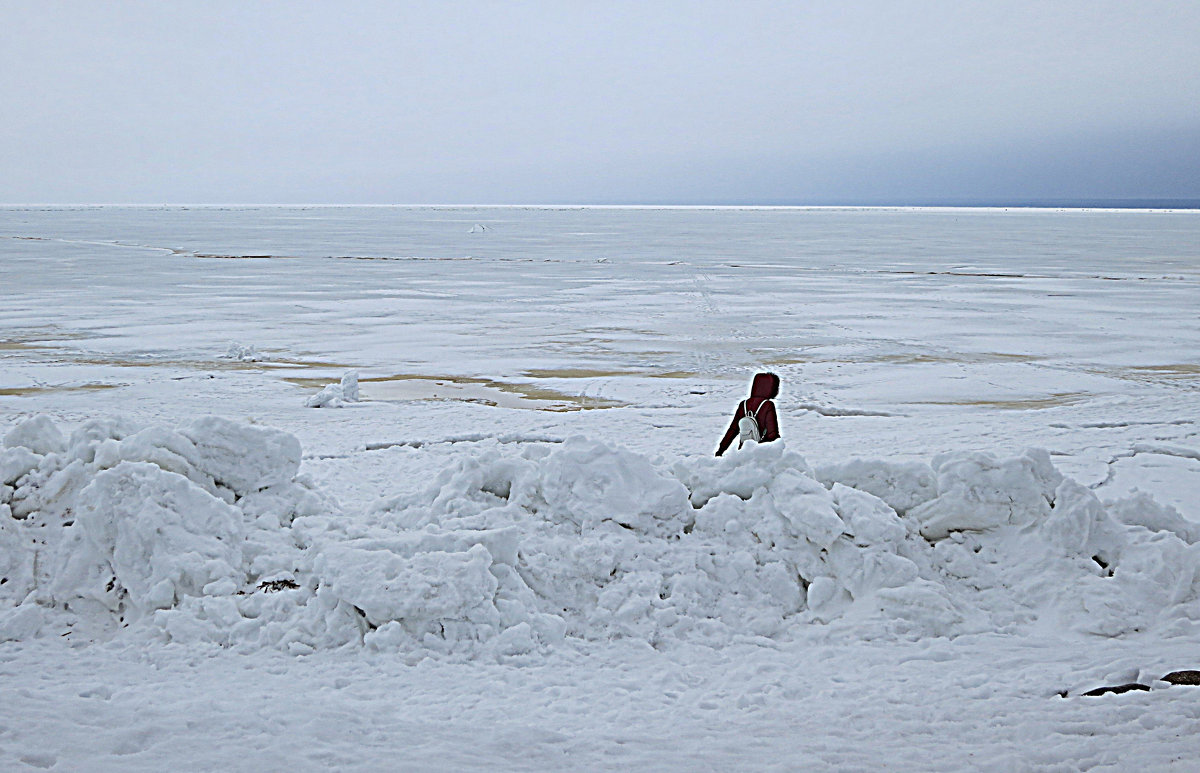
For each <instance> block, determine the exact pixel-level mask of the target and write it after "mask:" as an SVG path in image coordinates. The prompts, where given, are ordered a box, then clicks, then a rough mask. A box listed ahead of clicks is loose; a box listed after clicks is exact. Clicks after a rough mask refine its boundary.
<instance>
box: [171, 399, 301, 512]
mask: <svg viewBox="0 0 1200 773" xmlns="http://www.w3.org/2000/svg"><path fill="white" fill-rule="evenodd" d="M180 431H181V432H182V434H183V435H184V436H186V437H187V438H188V439H189V440H191V442H192V443H193V444H194V445H195V448H196V456H195V461H194V464H195V466H196V467H197V468H198V469H199V470H200V471H201V472H204V473H206V474H208V475H210V476H212V478H213V480H215V481H216V482H217V483H218V484H220V485H223V486H225V487H227V488H229V489H231V490H232V491H233V492H234V493H235V494H237V495H238V496H242V495H244V494H249V493H250V492H252V491H257V490H259V489H263V488H266V487H268V486H274V485H277V484H281V483H287V482H288V481H290V480H291V479H292V478H294V477H295V476H296V473H297V472H298V471H299V469H300V441H299V440H297V439H296V436H295V435H292V434H291V433H289V432H284V431H282V430H278V429H272V428H269V427H256V426H253V425H250V424H243V423H239V422H235V421H231V420H229V419H224V418H221V417H219V416H205V417H203V418H200V419H196V420H195V421H193V422H192V423H191V424H189V425H187V426H186V427H183V428H182V429H181V430H180Z"/></svg>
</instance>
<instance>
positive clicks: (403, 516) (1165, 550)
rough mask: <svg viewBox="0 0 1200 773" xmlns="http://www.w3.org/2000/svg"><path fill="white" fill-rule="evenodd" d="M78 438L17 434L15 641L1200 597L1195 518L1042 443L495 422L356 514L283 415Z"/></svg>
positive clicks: (916, 628)
mask: <svg viewBox="0 0 1200 773" xmlns="http://www.w3.org/2000/svg"><path fill="white" fill-rule="evenodd" d="M67 437H68V436H67V434H65V433H64V432H63V431H62V430H60V428H59V427H58V426H57V425H56V424H55V423H54V422H53V421H51V420H49V419H47V418H46V417H37V418H35V419H31V420H28V421H25V422H23V423H21V424H19V425H18V426H17V428H16V429H15V430H14V431H13V432H10V433H9V435H8V436H7V437H6V438H5V443H6V445H7V449H6V451H5V456H4V459H5V465H6V466H5V468H4V469H6V470H9V471H10V472H8V473H7V476H8V477H9V478H11V479H12V480H11V483H12V484H13V485H11V486H9V485H6V488H5V489H4V501H3V503H2V504H0V507H3V508H4V509H3V511H2V512H3V516H4V517H3V519H2V520H0V546H3V548H4V550H3V553H2V554H0V555H2V557H3V565H2V566H0V568H2V569H3V572H4V577H5V583H4V584H3V585H2V586H0V598H2V599H3V602H4V604H5V609H4V612H3V617H2V618H0V634H2V635H3V636H4V637H7V638H9V639H22V640H23V639H28V638H31V637H34V636H36V635H38V631H39V630H40V629H41V628H43V627H44V626H46V625H47V621H48V620H51V619H53V620H54V621H55V627H56V630H57V629H58V628H61V627H63V626H65V627H66V628H68V629H72V628H74V629H79V630H87V631H89V632H92V635H94V636H98V637H111V636H133V635H139V634H140V635H151V636H155V637H159V638H161V639H165V640H168V641H192V642H196V641H204V642H211V643H217V644H220V645H222V646H232V647H237V648H240V649H250V650H252V649H257V648H262V647H270V648H277V649H282V650H285V651H288V652H294V653H308V652H314V651H316V650H319V649H328V648H332V647H342V646H347V645H351V646H365V647H367V648H368V649H373V650H386V651H393V652H398V653H400V654H401V655H403V656H404V657H405V658H406V659H409V660H413V661H414V662H415V661H416V660H420V659H421V658H424V657H427V656H430V655H437V656H446V657H452V658H479V657H484V658H490V659H499V660H518V661H527V660H529V659H530V658H533V657H540V656H544V655H545V654H546V653H548V652H550V651H551V650H552V649H553V648H554V647H555V645H556V643H558V642H561V641H562V639H563V637H564V636H571V637H575V638H578V639H581V640H586V641H600V640H607V639H610V638H614V637H616V638H632V639H636V640H639V641H644V642H646V643H648V644H650V645H652V646H658V645H659V644H661V643H662V642H664V641H667V640H676V641H688V642H694V643H699V644H704V645H706V646H725V645H728V644H729V643H731V642H735V641H739V640H747V639H751V640H753V639H780V640H782V639H786V638H788V637H789V636H791V635H794V634H795V633H796V631H797V627H798V626H800V627H803V626H810V625H812V624H827V625H829V626H831V627H832V629H845V630H847V631H849V632H853V633H855V634H856V635H859V636H861V637H865V638H874V637H880V636H891V637H897V636H899V637H903V638H921V637H930V636H958V635H961V634H964V633H969V632H978V631H986V630H1005V629H1010V628H1012V627H1013V626H1018V627H1019V626H1029V625H1036V624H1037V623H1038V621H1039V620H1054V621H1056V622H1061V623H1063V624H1065V625H1067V626H1069V627H1072V628H1074V629H1076V630H1078V631H1081V632H1085V633H1090V634H1096V635H1101V636H1117V635H1121V634H1124V633H1128V632H1130V631H1134V630H1149V629H1162V630H1169V629H1170V628H1171V626H1172V625H1173V624H1177V623H1179V622H1181V621H1182V622H1190V621H1196V620H1200V576H1198V574H1197V571H1196V567H1197V566H1200V546H1197V544H1195V539H1194V538H1195V534H1194V525H1193V524H1191V523H1190V522H1187V521H1185V520H1183V519H1182V518H1181V517H1179V516H1178V514H1177V513H1175V512H1174V511H1173V510H1172V509H1170V508H1167V507H1163V506H1161V505H1159V504H1157V503H1156V502H1155V501H1154V500H1153V499H1152V498H1150V497H1148V496H1146V495H1144V494H1139V495H1137V496H1134V497H1130V498H1126V499H1123V500H1120V501H1117V502H1113V503H1109V504H1108V505H1105V504H1104V503H1102V502H1101V501H1100V500H1099V499H1098V498H1097V497H1096V496H1095V494H1094V493H1093V492H1092V491H1090V490H1089V489H1088V488H1086V487H1084V486H1082V485H1080V484H1079V483H1077V482H1075V481H1073V480H1071V479H1069V478H1065V477H1064V476H1063V475H1062V474H1061V473H1060V472H1058V470H1056V469H1055V467H1054V465H1053V464H1052V463H1051V461H1050V457H1049V456H1048V455H1047V454H1046V453H1045V452H1044V451H1040V450H1029V451H1026V452H1025V453H1023V454H1021V455H1019V456H1015V457H1011V458H1007V459H998V458H995V457H993V456H991V455H989V454H985V453H968V454H957V455H947V456H942V457H938V458H936V459H934V460H933V463H932V465H930V466H924V465H919V464H904V465H896V464H887V463H884V462H870V461H865V460H855V461H852V462H849V463H846V464H842V465H839V466H836V467H825V468H821V472H820V473H819V476H820V477H821V478H823V479H824V481H825V483H829V484H830V485H829V487H828V488H827V487H826V485H824V484H823V483H822V481H821V480H818V477H817V476H814V473H813V472H812V468H811V467H810V466H809V465H808V463H807V462H806V461H805V460H804V458H803V457H801V456H800V455H799V454H797V453H795V452H793V451H790V450H788V448H787V446H786V444H785V443H783V442H777V443H771V444H761V445H760V444H751V445H748V446H747V447H746V448H744V449H742V450H739V451H734V452H732V453H730V454H729V455H728V456H726V457H724V458H719V459H716V458H700V459H690V460H683V461H679V462H677V463H675V464H674V466H673V467H671V468H670V469H669V470H666V469H660V468H659V467H657V466H656V465H655V464H653V463H652V462H651V461H650V460H649V459H647V458H645V457H643V456H641V455H639V454H636V453H633V452H630V451H627V450H623V449H620V448H614V447H612V446H609V445H606V444H604V443H600V442H596V441H592V440H589V439H587V438H585V437H581V436H576V437H572V438H569V439H568V440H567V441H566V442H564V443H562V444H560V445H557V446H546V445H542V444H524V445H513V444H509V445H505V444H501V443H499V442H495V441H492V442H483V443H479V444H475V445H473V446H470V447H469V450H464V451H463V452H462V453H459V454H456V455H455V456H454V457H453V462H452V464H450V465H449V466H447V467H446V468H445V469H443V470H442V472H441V473H440V474H439V475H438V476H437V477H436V478H435V479H434V480H432V481H431V482H430V484H429V485H428V486H426V487H425V488H424V489H423V490H419V491H417V492H415V493H408V494H403V495H397V496H393V497H390V498H386V499H383V500H380V501H378V502H376V503H375V504H374V505H373V506H372V507H371V508H370V510H369V512H368V513H366V514H365V516H364V517H362V518H347V517H346V516H345V515H344V514H343V513H342V512H341V511H340V510H339V508H338V507H337V506H336V505H335V504H334V503H333V502H332V500H331V499H330V498H328V497H326V496H324V495H322V494H321V492H319V491H317V490H315V489H313V487H312V486H311V484H309V483H308V482H307V481H306V480H305V479H304V478H303V477H301V476H298V475H297V472H298V469H299V463H300V443H299V441H298V440H297V439H296V438H295V437H294V436H292V435H290V434H289V433H286V432H281V431H279V430H274V429H271V428H266V427H259V426H254V425H251V424H247V423H242V422H235V421H231V420H229V419H224V418H219V417H213V416H208V417H201V418H198V419H196V420H194V421H192V422H191V423H189V424H187V425H185V426H184V427H181V428H179V429H178V430H175V429H170V428H167V427H161V426H151V427H145V428H141V429H138V428H136V427H134V426H132V425H130V424H129V423H128V422H125V421H123V420H121V419H115V418H104V419H97V420H92V421H89V422H86V423H84V424H82V425H81V426H79V427H77V428H76V429H75V430H74V431H73V432H71V433H70V435H69V437H70V440H69V441H68V440H67ZM18 473H19V474H18ZM934 474H936V487H935V485H934V481H933V480H932V476H933V475H934ZM935 491H937V492H940V493H938V494H937V495H936V496H934V492H935ZM889 500H890V501H891V502H892V503H895V504H896V505H901V507H896V506H894V505H893V504H889ZM35 567H36V568H35Z"/></svg>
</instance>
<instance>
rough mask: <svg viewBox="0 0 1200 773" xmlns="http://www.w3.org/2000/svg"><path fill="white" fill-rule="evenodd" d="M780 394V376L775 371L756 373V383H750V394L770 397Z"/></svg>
mask: <svg viewBox="0 0 1200 773" xmlns="http://www.w3.org/2000/svg"><path fill="white" fill-rule="evenodd" d="M777 394H779V376H776V375H775V374H774V373H756V374H754V383H752V384H751V385H750V396H751V397H761V398H763V399H770V398H772V397H774V396H775V395H777Z"/></svg>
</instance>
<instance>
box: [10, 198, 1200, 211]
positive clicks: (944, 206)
mask: <svg viewBox="0 0 1200 773" xmlns="http://www.w3.org/2000/svg"><path fill="white" fill-rule="evenodd" d="M103 208H113V209H118V208H120V209H320V208H326V209H545V210H554V209H558V210H567V209H613V210H619V209H625V210H634V209H636V210H651V209H665V210H884V211H887V210H891V211H903V210H987V211H1008V210H1014V209H1015V210H1023V211H1031V212H1032V211H1042V212H1045V211H1079V212H1083V211H1088V212H1200V198H1196V199H1193V198H1177V199H1167V198H1163V199H1158V198H1147V199H1062V200H1057V199H1043V200H1029V201H1026V202H1019V203H985V202H979V203H948V202H946V203H932V202H931V203H922V204H879V203H872V204H852V203H843V204H781V203H722V204H717V203H619V204H614V203H577V202H529V203H520V204H512V203H508V204H496V203H432V204H430V203H421V204H403V203H391V204H364V203H329V202H323V203H318V202H306V203H288V204H282V203H250V202H182V203H181V202H161V203H145V202H139V203H129V202H103V203H100V202H71V203H63V202H57V203H48V202H0V209H2V210H21V209H103Z"/></svg>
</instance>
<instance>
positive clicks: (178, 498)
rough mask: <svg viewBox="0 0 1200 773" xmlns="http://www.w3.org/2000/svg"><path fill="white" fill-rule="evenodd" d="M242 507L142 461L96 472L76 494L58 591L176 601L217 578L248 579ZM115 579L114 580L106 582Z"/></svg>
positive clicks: (109, 601)
mask: <svg viewBox="0 0 1200 773" xmlns="http://www.w3.org/2000/svg"><path fill="white" fill-rule="evenodd" d="M242 531H243V529H242V516H241V513H240V512H239V511H238V510H237V509H235V508H233V507H231V506H229V505H227V504H226V503H224V502H222V501H221V500H220V499H217V498H216V497H214V496H213V495H211V494H209V493H208V492H206V491H204V490H203V489H201V488H199V487H197V486H196V485H195V484H193V483H192V482H190V481H189V480H187V478H185V477H183V476H182V475H178V474H176V473H172V472H166V471H165V470H163V469H161V468H159V467H156V466H154V465H152V464H147V463H144V462H121V463H120V464H118V465H117V466H116V467H114V468H113V469H111V470H106V471H104V472H101V473H100V474H98V475H97V476H96V477H95V479H94V480H93V481H92V482H91V483H90V484H89V485H88V486H87V488H86V489H84V491H83V492H82V493H81V495H80V497H79V503H78V510H77V512H76V515H75V523H74V524H73V525H71V526H70V527H68V529H67V536H66V538H65V539H64V541H63V543H62V545H61V549H60V565H59V568H58V570H57V572H56V573H55V579H54V583H53V588H52V591H53V594H54V596H55V597H56V598H58V599H60V600H62V601H64V602H66V603H70V601H71V600H72V599H76V598H90V599H94V600H97V601H100V602H102V603H103V604H105V606H108V607H109V608H110V609H116V608H117V606H118V605H119V603H120V600H121V596H122V591H124V592H125V593H127V594H128V602H129V604H130V605H131V606H132V607H133V608H134V609H138V610H143V611H147V610H151V609H159V608H166V607H169V606H171V605H172V604H173V603H174V602H175V601H176V599H178V598H179V597H181V596H183V595H197V594H200V593H202V592H203V588H204V587H205V586H206V585H208V584H209V583H212V582H214V581H217V580H221V579H225V578H228V579H230V580H233V581H235V582H239V583H240V582H241V581H243V580H244V577H243V574H242V572H241V571H240V569H239V567H240V566H241V563H242V555H241V548H240V541H241V536H242ZM108 578H111V581H108Z"/></svg>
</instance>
